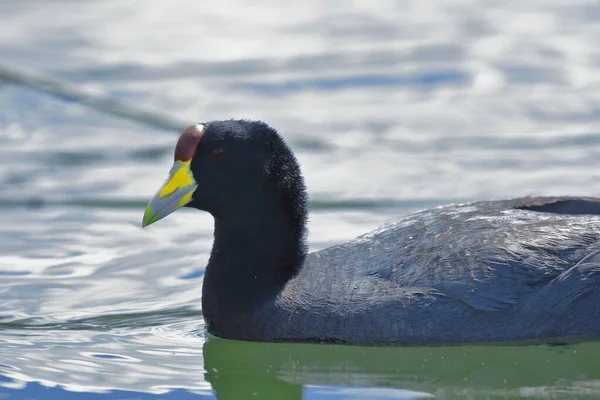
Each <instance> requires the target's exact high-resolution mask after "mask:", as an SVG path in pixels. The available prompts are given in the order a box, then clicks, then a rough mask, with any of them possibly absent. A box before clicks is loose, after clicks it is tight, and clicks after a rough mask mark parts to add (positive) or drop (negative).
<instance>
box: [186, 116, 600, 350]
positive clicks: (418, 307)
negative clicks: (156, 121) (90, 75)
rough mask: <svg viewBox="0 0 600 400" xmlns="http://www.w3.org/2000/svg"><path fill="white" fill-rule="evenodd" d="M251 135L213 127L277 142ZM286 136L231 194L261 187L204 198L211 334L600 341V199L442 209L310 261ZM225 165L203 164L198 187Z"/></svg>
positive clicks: (200, 202)
mask: <svg viewBox="0 0 600 400" xmlns="http://www.w3.org/2000/svg"><path fill="white" fill-rule="evenodd" d="M251 124H253V123H249V122H247V121H241V122H240V121H234V122H232V121H227V122H225V123H217V125H214V126H213V125H211V124H208V125H207V132H208V133H211V127H212V128H213V132H214V134H213V135H214V137H219V138H220V139H219V140H221V141H222V140H223V137H225V138H226V137H227V131H228V130H229V131H231V130H232V129H233V131H235V132H237V134H239V130H240V129H247V130H248V132H246V134H247V135H248V136H247V137H244V139H243V140H249V141H252V142H253V143H256V137H255V138H254V139H252V136H251V135H252V134H254V135H256V136H257V137H260V135H265V136H262V139H261V141H260V142H261V143H263V142H264V140H265V139H264V138H265V137H270V135H277V134H276V133H274V131H272V130H271V128H268V127H267V126H266V125H264V124H262V125H261V124H259V125H254V126H253V125H251ZM232 127H233V128H232ZM251 128H253V129H251ZM236 129H237V131H236ZM242 136H243V135H242ZM248 138H250V139H248ZM278 138H279V137H278V136H277V139H273V140H275V141H276V142H277V143H276V145H275V146H273V143H271V142H269V146H267V147H268V148H269V149H268V150H267V153H265V156H264V158H262V162H263V164H264V165H258V164H260V161H257V165H258V166H257V169H256V172H253V171H252V168H251V167H250V168H249V167H248V164H245V165H244V168H245V169H244V173H246V176H243V177H241V178H235V179H234V178H231V177H227V184H228V185H227V187H229V185H234V186H235V187H237V186H239V187H246V188H249V189H251V188H252V187H254V188H255V189H256V190H255V191H254V192H249V191H248V189H244V190H241V191H238V190H237V189H235V188H234V189H231V188H229V189H226V188H225V186H223V187H222V188H223V189H222V190H223V191H228V190H229V191H230V192H229V193H227V196H226V197H225V198H224V200H223V201H224V202H230V203H231V205H232V207H233V206H235V207H234V208H231V209H226V208H225V207H226V206H224V205H222V204H225V203H218V204H219V206H218V207H217V206H213V200H214V199H212V197H210V198H207V199H203V198H202V197H200V196H202V195H201V194H200V195H198V196H199V197H194V200H192V201H191V203H190V204H189V205H190V206H192V207H196V208H200V209H206V210H207V211H210V212H211V213H212V214H213V216H215V242H214V245H213V250H212V253H211V258H210V260H209V264H208V266H207V269H206V275H205V279H204V286H203V296H202V297H203V299H202V300H203V312H204V317H205V320H206V323H207V328H208V330H209V332H211V333H213V334H215V335H217V336H221V337H226V338H232V339H242V340H256V341H334V342H342V343H350V344H381V343H388V344H439V343H473V342H502V341H522V340H531V339H533V340H551V339H558V338H567V337H593V336H598V335H600V307H599V306H600V199H593V198H569V197H561V198H532V197H527V198H521V199H515V200H505V201H488V202H479V203H472V204H464V205H451V206H445V207H438V208H434V209H430V210H425V211H422V212H419V213H416V214H413V215H410V216H406V217H404V218H401V219H399V220H397V221H395V222H392V223H390V224H388V225H385V226H384V227H382V228H380V229H378V230H376V231H373V232H371V233H368V234H366V235H363V236H360V237H358V238H357V239H354V240H352V241H349V242H346V243H344V244H340V245H337V246H333V247H330V248H327V249H324V250H321V251H318V252H314V253H310V254H306V251H305V248H306V247H305V241H304V236H305V235H304V226H305V221H306V196H305V194H304V184H303V180H302V177H301V175H300V173H299V168H298V166H297V164H296V161H295V159H294V158H293V156H292V155H291V152H290V151H289V149H288V148H287V146H285V145H284V144H283V142H281V143H279V142H278V140H280V139H278ZM202 141H204V139H202ZM202 141H201V142H200V145H199V146H198V149H200V148H201V146H203V143H202ZM206 142H207V143H210V140H207V141H206ZM240 154H241V153H240ZM196 158H198V156H197V155H196ZM259 159H261V157H258V158H257V160H259ZM200 163H201V162H200V161H198V164H200ZM207 165H208V164H207ZM265 165H267V167H265ZM259 167H260V168H259ZM211 168H214V167H208V166H206V167H200V166H198V165H196V166H194V161H192V171H193V172H194V177H195V178H196V181H201V180H202V179H203V177H202V171H209V172H210V171H211ZM225 168H226V167H223V169H225ZM227 168H229V167H227ZM232 168H233V169H235V167H232ZM263 170H264V171H266V172H264V173H263V172H259V171H263ZM282 171H283V172H282ZM210 174H212V172H210V173H209V175H210ZM254 174H257V175H264V176H261V177H260V178H259V177H258V176H256V177H254ZM210 178H211V179H213V177H212V176H211V177H210ZM254 178H256V182H253V179H254ZM236 179H240V180H239V181H238V180H236ZM259 181H260V184H258V183H257V182H259ZM199 187H200V188H199V189H198V191H200V190H201V187H202V183H199ZM236 196H238V197H237V199H236ZM214 204H217V203H214ZM207 205H208V206H207ZM209 207H212V208H213V209H209Z"/></svg>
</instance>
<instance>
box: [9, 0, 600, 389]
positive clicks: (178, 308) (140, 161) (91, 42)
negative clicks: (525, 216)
mask: <svg viewBox="0 0 600 400" xmlns="http://www.w3.org/2000/svg"><path fill="white" fill-rule="evenodd" d="M599 15H600V5H598V4H595V3H593V2H588V1H585V0H573V1H570V2H555V1H552V0H540V1H536V2H520V1H504V2H493V1H484V0H475V1H471V2H441V1H421V0H407V1H404V2H401V3H396V2H380V3H374V2H354V3H352V4H350V3H337V2H319V1H316V0H315V1H306V2H302V3H296V4H285V5H284V4H283V3H280V2H276V1H274V0H273V1H259V2H242V1H239V0H229V1H224V2H220V3H218V4H217V3H213V4H208V3H206V4H205V3H202V2H197V3H190V2H187V1H183V0H177V1H172V2H160V1H141V0H135V1H128V2H122V1H116V0H110V1H102V2H95V1H92V2H68V1H58V0H55V1H32V2H21V1H16V0H15V1H4V2H2V3H0V221H1V223H0V397H2V396H4V397H7V398H15V399H21V398H43V399H52V398H56V399H63V398H66V399H80V398H94V399H96V398H106V399H121V398H142V399H150V398H152V399H159V398H160V399H163V398H164V399H175V398H177V399H186V398H192V397H193V398H196V397H208V398H215V397H218V398H219V399H238V398H274V399H280V398H305V399H342V398H355V399H359V398H360V399H363V398H373V399H385V398H405V399H413V398H439V399H462V398H467V399H470V398H477V399H479V398H489V399H492V398H502V399H504V398H522V397H533V398H553V399H554V398H598V397H600V384H599V383H598V382H600V362H599V361H598V360H600V348H599V347H598V344H596V343H584V344H573V345H569V346H558V347H547V346H518V347H514V346H511V347H490V346H474V347H433V348H355V347H350V348H349V347H345V346H315V345H294V344H286V345H281V344H277V345H275V344H256V343H239V342H232V341H227V340H221V339H217V338H213V337H210V336H207V334H206V331H205V329H204V325H203V321H202V314H201V311H200V293H201V287H202V279H203V274H204V266H205V264H206V261H207V258H208V252H209V251H210V247H211V241H212V220H211V219H210V218H209V216H208V215H203V214H202V213H200V212H194V211H192V210H182V211H178V212H177V213H175V214H173V215H172V216H170V217H169V218H168V219H165V220H164V221H161V222H160V223H157V224H156V225H152V226H151V227H149V228H147V229H145V230H142V229H141V227H140V224H141V218H142V213H143V209H144V207H145V204H146V203H147V201H148V199H149V198H150V197H151V196H152V195H153V194H154V192H155V190H156V189H157V187H158V185H160V183H162V181H163V179H164V178H165V176H166V174H167V172H168V170H169V168H170V165H171V160H172V151H173V146H174V142H175V140H176V138H177V134H178V131H179V129H181V128H182V127H185V126H186V125H189V124H191V123H195V122H199V121H207V120H212V119H226V118H254V119H261V120H265V121H267V122H268V123H270V124H271V125H273V126H274V127H276V128H277V129H278V130H279V131H280V132H281V133H282V135H283V136H284V137H285V138H286V140H287V141H288V142H289V143H290V145H291V146H292V148H293V150H294V151H295V153H296V154H297V156H298V159H299V161H300V162H301V164H302V168H303V171H304V174H305V178H306V181H307V185H308V187H309V194H310V197H311V218H310V222H309V229H310V236H309V241H310V246H311V249H313V250H316V249H320V248H323V247H326V246H328V245H331V244H334V243H338V242H340V241H343V240H347V239H351V238H353V237H355V236H357V235H358V234H361V233H364V232H366V231H368V230H370V229H374V228H376V227H377V226H379V225H380V224H381V223H383V222H385V221H387V220H389V219H393V218H395V217H397V216H400V215H404V214H407V213H410V212H413V211H416V210H418V209H421V208H426V207H432V206H436V205H440V204H446V203H450V202H464V201H470V200H479V199H488V198H506V197H516V196H523V195H530V194H535V195H561V194H572V195H593V196H598V195H600V172H598V160H599V159H600V146H599V144H600V74H599V73H598V68H597V64H598V60H599V59H600V54H599V52H598V46H597V43H600V28H599V27H600V25H599V24H598V23H597V21H598V16H599Z"/></svg>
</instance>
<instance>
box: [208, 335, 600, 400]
mask: <svg viewBox="0 0 600 400" xmlns="http://www.w3.org/2000/svg"><path fill="white" fill-rule="evenodd" d="M599 348H600V343H598V342H592V343H584V344H578V345H567V346H556V347H551V346H547V345H537V346H489V345H488V346H453V347H360V346H340V345H319V344H291V343H290V344H283V343H251V342H238V341H232V340H224V339H219V338H215V337H208V338H207V340H206V342H205V344H204V367H205V370H206V373H205V379H206V380H207V381H209V382H210V384H211V385H212V387H213V389H214V391H215V393H216V395H217V397H218V398H219V399H220V400H230V399H252V398H257V399H341V398H344V399H364V398H369V399H383V398H387V399H389V398H402V399H422V398H444V399H452V398H465V396H467V397H468V396H477V397H479V396H484V397H486V398H491V399H495V398H502V399H511V398H523V397H530V396H532V395H535V393H538V394H541V393H546V394H552V395H553V396H552V398H571V397H569V396H572V395H574V394H577V395H583V396H584V397H583V398H595V396H600V386H598V385H594V384H593V383H594V381H597V380H599V379H600V361H599V360H597V359H596V357H594V356H593V355H594V354H598V350H599ZM593 365H597V367H598V368H593ZM590 371H594V372H593V373H591V374H590ZM586 396H588V397H586Z"/></svg>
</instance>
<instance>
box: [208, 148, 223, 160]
mask: <svg viewBox="0 0 600 400" xmlns="http://www.w3.org/2000/svg"><path fill="white" fill-rule="evenodd" d="M223 154H225V152H224V151H223V149H214V150H213V151H212V154H211V155H212V158H221V157H223Z"/></svg>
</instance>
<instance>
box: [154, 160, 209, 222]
mask: <svg viewBox="0 0 600 400" xmlns="http://www.w3.org/2000/svg"><path fill="white" fill-rule="evenodd" d="M190 164H191V160H190V161H175V164H173V167H172V168H171V171H170V172H169V177H168V178H167V180H166V181H165V183H163V185H162V186H161V188H160V189H159V190H158V192H157V193H156V194H155V195H154V197H153V198H152V200H150V202H149V203H148V206H146V211H144V219H143V220H142V228H145V227H146V226H148V225H150V224H153V223H154V222H156V221H158V220H160V219H163V218H164V217H166V216H167V215H169V214H171V213H172V212H173V211H175V210H178V209H180V208H181V207H183V206H185V205H186V204H188V203H189V202H190V201H192V195H193V194H194V191H195V190H196V188H197V187H198V184H197V183H196V181H195V180H194V175H193V174H192V171H191V170H190Z"/></svg>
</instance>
